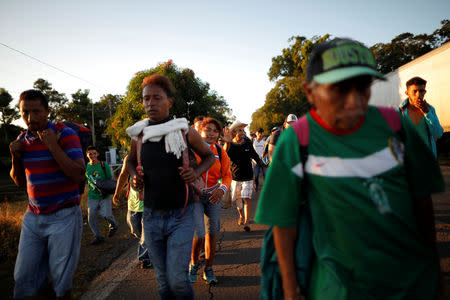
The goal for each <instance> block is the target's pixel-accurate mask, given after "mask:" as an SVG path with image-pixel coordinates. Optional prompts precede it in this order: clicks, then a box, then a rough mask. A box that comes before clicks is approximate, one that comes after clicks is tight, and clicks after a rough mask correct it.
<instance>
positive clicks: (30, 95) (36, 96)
mask: <svg viewBox="0 0 450 300" xmlns="http://www.w3.org/2000/svg"><path fill="white" fill-rule="evenodd" d="M30 100H39V101H40V102H41V104H42V106H44V108H45V109H48V99H47V97H46V96H45V95H44V93H42V92H41V91H39V90H26V91H24V92H22V93H21V94H20V96H19V104H20V102H21V101H30Z"/></svg>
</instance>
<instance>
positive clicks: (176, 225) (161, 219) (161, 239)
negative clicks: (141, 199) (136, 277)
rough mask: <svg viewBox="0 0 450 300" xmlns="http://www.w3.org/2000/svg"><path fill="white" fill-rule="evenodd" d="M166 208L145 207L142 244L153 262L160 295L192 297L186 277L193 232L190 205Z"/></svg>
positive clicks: (191, 290)
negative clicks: (160, 209)
mask: <svg viewBox="0 0 450 300" xmlns="http://www.w3.org/2000/svg"><path fill="white" fill-rule="evenodd" d="M181 212H182V208H178V209H173V210H170V211H167V212H163V211H159V210H152V209H151V208H148V207H144V235H145V244H146V245H147V248H148V250H149V254H150V260H151V262H152V263H153V268H154V270H155V275H156V280H157V281H158V292H159V296H160V297H161V299H163V300H165V299H194V291H193V289H192V286H191V282H190V281H189V278H188V268H189V260H190V259H191V250H192V239H193V236H194V209H193V206H192V205H188V206H187V207H186V210H185V212H184V213H183V214H182V213H181Z"/></svg>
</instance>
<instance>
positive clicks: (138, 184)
mask: <svg viewBox="0 0 450 300" xmlns="http://www.w3.org/2000/svg"><path fill="white" fill-rule="evenodd" d="M137 165H138V162H137V141H135V140H133V139H132V140H131V147H130V153H128V158H127V171H128V174H130V177H131V184H132V187H133V188H134V189H136V190H138V191H142V189H143V188H144V179H143V178H142V177H141V176H139V174H138V173H137V171H136V167H137Z"/></svg>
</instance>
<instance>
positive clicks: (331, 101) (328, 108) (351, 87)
mask: <svg viewBox="0 0 450 300" xmlns="http://www.w3.org/2000/svg"><path fill="white" fill-rule="evenodd" d="M371 83H372V78H371V77H369V76H360V77H355V78H351V79H349V80H344V81H341V82H338V83H335V84H318V85H315V86H311V85H310V84H308V83H305V84H304V86H303V87H304V89H305V93H306V96H307V97H308V100H309V102H310V103H311V104H312V105H313V106H315V108H316V113H317V115H318V116H319V117H320V118H321V119H322V120H323V121H324V122H325V123H326V124H327V125H329V126H330V127H332V128H334V129H338V130H349V129H352V128H354V127H355V126H356V125H357V124H358V122H359V121H361V119H362V118H363V117H364V116H365V114H366V111H367V107H368V105H369V99H370V85H371Z"/></svg>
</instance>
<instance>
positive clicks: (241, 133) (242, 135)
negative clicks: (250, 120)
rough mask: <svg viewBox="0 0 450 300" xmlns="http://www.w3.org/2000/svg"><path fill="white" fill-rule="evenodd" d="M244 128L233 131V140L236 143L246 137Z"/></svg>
mask: <svg viewBox="0 0 450 300" xmlns="http://www.w3.org/2000/svg"><path fill="white" fill-rule="evenodd" d="M244 128H245V127H239V128H237V129H236V130H235V138H236V139H237V140H238V141H240V140H243V139H244V138H245V136H246V134H245V130H244Z"/></svg>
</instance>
